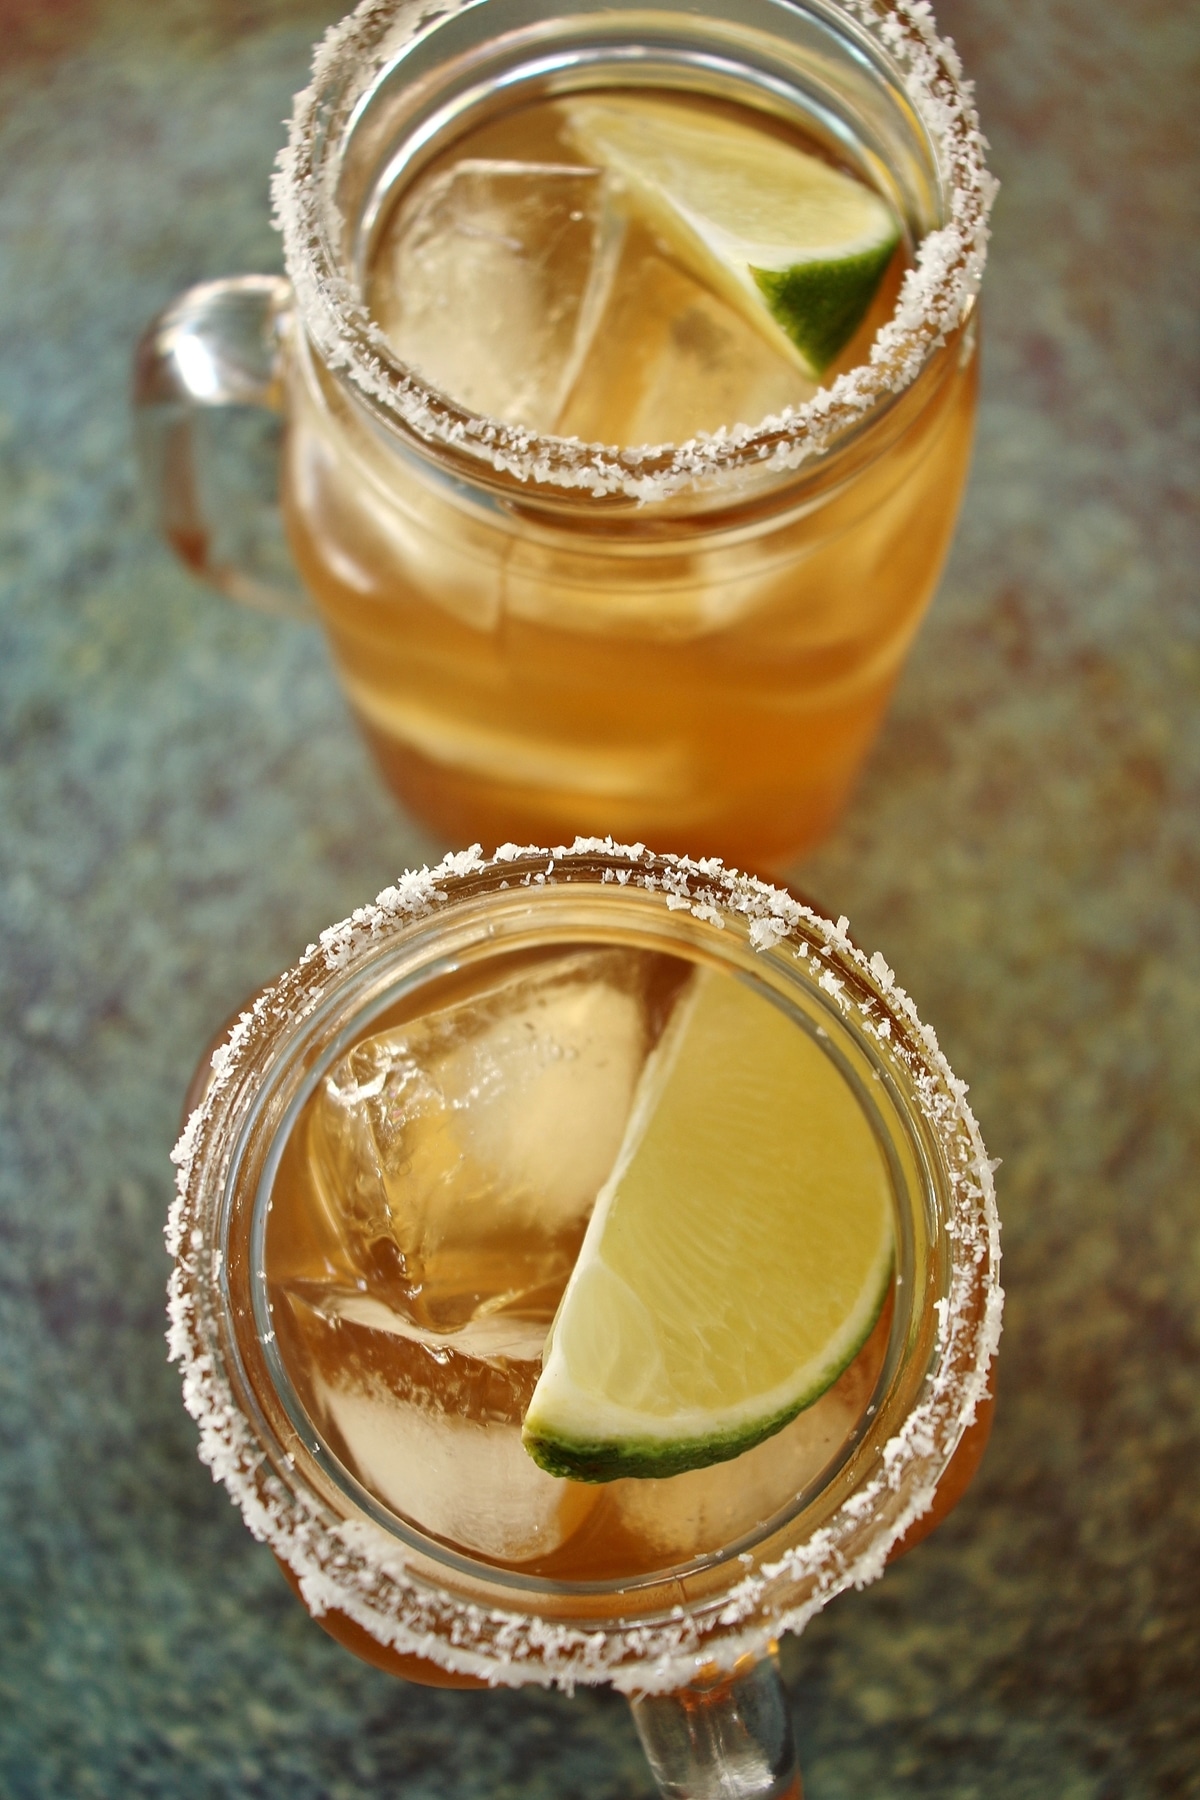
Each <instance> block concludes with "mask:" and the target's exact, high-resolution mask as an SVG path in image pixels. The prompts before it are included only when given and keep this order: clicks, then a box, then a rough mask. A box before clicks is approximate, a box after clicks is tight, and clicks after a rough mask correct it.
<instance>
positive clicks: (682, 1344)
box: [523, 971, 893, 1481]
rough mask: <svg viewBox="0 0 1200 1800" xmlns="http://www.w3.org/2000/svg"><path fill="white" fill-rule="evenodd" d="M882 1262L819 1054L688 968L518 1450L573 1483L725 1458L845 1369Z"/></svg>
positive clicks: (832, 1077) (887, 1211)
mask: <svg viewBox="0 0 1200 1800" xmlns="http://www.w3.org/2000/svg"><path fill="white" fill-rule="evenodd" d="M892 1250H893V1222H892V1200H891V1184H890V1181H889V1177H888V1171H887V1166H886V1163H885V1161H884V1157H883V1154H882V1152H881V1150H880V1147H879V1144H878V1142H877V1140H876V1138H875V1135H874V1133H873V1132H872V1130H871V1127H870V1124H869V1123H868V1120H867V1118H866V1116H865V1114H864V1113H863V1111H862V1109H861V1107H860V1106H859V1104H858V1102H857V1100H856V1099H855V1097H854V1094H853V1092H852V1091H851V1089H850V1087H849V1086H848V1085H847V1083H846V1081H845V1080H844V1078H843V1077H842V1075H841V1074H840V1073H839V1071H838V1069H837V1068H836V1067H835V1065H834V1063H833V1062H832V1061H831V1059H830V1058H829V1057H828V1056H827V1055H826V1054H825V1052H824V1051H823V1050H822V1049H821V1048H820V1046H819V1044H818V1043H817V1042H816V1041H815V1040H814V1039H813V1038H811V1037H810V1036H809V1035H808V1034H807V1032H805V1031H804V1030H802V1029H800V1028H799V1027H798V1026H797V1025H796V1024H795V1023H794V1022H793V1021H791V1020H790V1019H788V1018H787V1016H786V1015H785V1014H784V1013H783V1012H782V1011H780V1009H779V1008H778V1007H776V1006H775V1005H774V1004H773V1003H772V1002H771V1001H770V1000H768V999H766V998H765V997H764V996H763V995H761V994H760V993H758V992H756V991H755V990H754V989H753V988H751V987H750V986H748V985H747V984H746V983H744V982H742V981H741V980H739V979H737V978H735V977H733V976H730V975H725V974H720V973H713V972H710V971H701V972H699V973H698V974H697V975H696V976H695V977H694V978H693V982H692V984H691V987H690V989H689V990H688V992H687V993H686V994H685V996H684V998H683V999H682V1000H681V1001H680V1002H679V1003H678V1005H677V1007H676V1010H675V1013H674V1015H673V1017H672V1019H671V1022H670V1024H669V1025H668V1028H667V1030H666V1031H665V1032H664V1034H663V1037H662V1039H661V1040H660V1043H659V1045H658V1048H657V1049H656V1051H655V1052H654V1054H653V1056H652V1057H651V1058H650V1060H649V1062H648V1063H647V1066H646V1069H645V1072H644V1074H643V1077H642V1082H641V1085H640V1087H639V1089H638V1093H637V1096H636V1098H635V1101H634V1106H633V1111H632V1115H631V1118H630V1122H629V1126H628V1128H627V1131H626V1135H625V1140H624V1143H623V1144H622V1147H621V1151H620V1154H619V1155H618V1158H617V1162H616V1165H615V1167H614V1169H613V1172H612V1174H611V1175H610V1176H609V1179H608V1181H607V1182H606V1183H605V1185H604V1187H603V1189H602V1190H601V1192H600V1195H599V1197H598V1199H597V1201H596V1207H595V1210H594V1212H593V1214H592V1217H591V1220H590V1223H589V1225H588V1229H587V1234H586V1236H585V1238H584V1241H583V1246H582V1248H581V1250H580V1253H579V1257H578V1260H577V1262H576V1264H575V1268H574V1271H573V1273H572V1275H571V1279H570V1281H569V1282H568V1284H567V1288H566V1292H565V1293H564V1295H563V1299H562V1303H561V1305H560V1307H559V1310H558V1314H557V1317H556V1318H555V1321H554V1325H553V1327H552V1329H551V1332H550V1336H549V1338H548V1339H547V1344H546V1349H545V1352H544V1355H543V1368H542V1375H541V1378H540V1380H539V1381H538V1384H537V1387H536V1388H535V1390H534V1394H533V1398H532V1400H531V1402H530V1405H529V1410H528V1412H527V1414H526V1417H525V1423H524V1432H523V1436H524V1443H525V1447H526V1449H527V1450H528V1451H529V1454H530V1455H531V1456H532V1457H533V1459H534V1461H535V1462H537V1463H539V1464H540V1465H541V1467H542V1468H543V1469H547V1470H549V1472H550V1473H551V1474H552V1475H565V1476H568V1477H570V1478H571V1479H572V1480H575V1481H612V1480H615V1479H616V1478H617V1477H619V1476H630V1475H632V1476H664V1475H674V1474H678V1473H679V1472H680V1471H681V1470H684V1469H693V1468H700V1467H703V1466H704V1465H706V1464H708V1463H714V1462H722V1461H724V1460H726V1459H727V1458H729V1457H732V1456H737V1455H739V1454H740V1453H741V1452H742V1451H743V1450H747V1449H749V1448H750V1446H751V1445H752V1444H756V1443H758V1442H760V1440H761V1439H763V1438H766V1437H769V1436H770V1435H771V1434H772V1433H773V1432H775V1431H778V1430H779V1429H780V1427H781V1426H783V1425H785V1424H787V1422H788V1421H789V1420H790V1419H792V1418H794V1417H795V1415H796V1414H797V1413H798V1412H801V1411H802V1410H803V1409H804V1408H805V1407H807V1406H810V1405H811V1404H812V1403H813V1401H814V1400H817V1399H818V1398H819V1397H820V1395H821V1394H823V1393H824V1392H825V1391H826V1389H827V1388H829V1387H830V1386H831V1384H832V1383H833V1382H834V1381H835V1380H836V1379H837V1377H838V1376H839V1375H840V1374H841V1372H842V1370H843V1369H844V1368H845V1367H846V1366H847V1364H848V1363H850V1362H851V1361H852V1360H853V1358H854V1357H855V1355H856V1354H857V1353H858V1351H859V1350H860V1349H861V1347H862V1345H863V1343H864V1342H865V1341H866V1338H867V1337H868V1335H869V1334H870V1331H871V1328H872V1326H873V1325H874V1323H875V1321H876V1319H877V1318H878V1316H879V1312H880V1308H881V1307H882V1304H883V1300H884V1297H885V1295H886V1292H887V1288H888V1284H889V1279H890V1274H891V1267H892Z"/></svg>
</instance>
